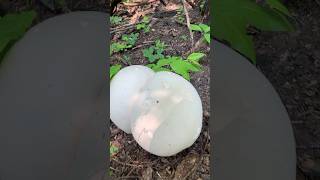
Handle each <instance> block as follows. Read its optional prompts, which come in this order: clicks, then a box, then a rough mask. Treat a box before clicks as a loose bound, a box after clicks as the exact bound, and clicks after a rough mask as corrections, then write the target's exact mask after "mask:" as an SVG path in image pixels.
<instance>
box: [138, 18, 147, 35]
mask: <svg viewBox="0 0 320 180" xmlns="http://www.w3.org/2000/svg"><path fill="white" fill-rule="evenodd" d="M149 23H150V18H149V17H148V16H144V17H143V19H142V22H140V23H138V24H137V25H136V28H137V30H141V29H143V31H144V32H145V33H147V32H149V31H150V25H149Z"/></svg>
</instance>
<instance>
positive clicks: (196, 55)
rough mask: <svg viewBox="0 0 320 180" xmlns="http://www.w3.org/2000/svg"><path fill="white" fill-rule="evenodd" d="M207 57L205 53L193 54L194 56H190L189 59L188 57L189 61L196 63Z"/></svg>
mask: <svg viewBox="0 0 320 180" xmlns="http://www.w3.org/2000/svg"><path fill="white" fill-rule="evenodd" d="M204 56H205V54H203V53H192V54H190V55H189V56H188V57H187V60H188V61H191V62H192V61H196V62H199V60H200V59H201V58H203V57H204Z"/></svg>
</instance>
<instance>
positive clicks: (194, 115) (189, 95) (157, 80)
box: [131, 72, 202, 156]
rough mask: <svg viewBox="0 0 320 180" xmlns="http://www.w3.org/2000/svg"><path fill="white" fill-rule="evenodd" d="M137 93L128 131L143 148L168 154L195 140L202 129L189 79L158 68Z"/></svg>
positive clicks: (156, 152) (199, 105) (198, 98)
mask: <svg viewBox="0 0 320 180" xmlns="http://www.w3.org/2000/svg"><path fill="white" fill-rule="evenodd" d="M138 97H139V99H137V100H136V102H135V106H134V109H133V110H132V117H131V128H132V129H131V131H132V134H133V137H134V139H135V140H136V141H137V142H138V144H139V145H140V146H141V147H142V148H143V149H145V150H147V151H148V152H150V153H152V154H155V155H157V156H172V155H175V154H177V153H178V152H180V151H182V150H184V149H186V148H188V147H190V146H191V145H192V144H193V143H194V142H195V141H196V139H197V138H198V136H199V135H200V132H201V129H202V103H201V99H200V97H199V94H198V93H197V91H196V89H195V88H194V87H193V86H192V84H191V83H190V82H189V81H187V80H185V79H184V78H183V77H181V76H179V75H177V74H174V73H171V72H158V73H156V74H155V75H154V76H153V77H152V79H150V80H149V82H148V83H147V84H146V85H145V86H144V87H143V89H141V91H140V92H139V95H138Z"/></svg>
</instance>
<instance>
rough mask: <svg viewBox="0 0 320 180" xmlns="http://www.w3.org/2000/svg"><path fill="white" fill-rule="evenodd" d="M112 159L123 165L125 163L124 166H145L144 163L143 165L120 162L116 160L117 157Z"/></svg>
mask: <svg viewBox="0 0 320 180" xmlns="http://www.w3.org/2000/svg"><path fill="white" fill-rule="evenodd" d="M111 160H112V161H114V162H116V163H118V164H121V165H124V166H131V167H143V165H141V164H139V165H138V164H137V165H136V164H129V163H123V162H120V161H118V160H116V159H114V158H113V159H111Z"/></svg>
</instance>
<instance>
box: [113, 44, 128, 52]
mask: <svg viewBox="0 0 320 180" xmlns="http://www.w3.org/2000/svg"><path fill="white" fill-rule="evenodd" d="M126 48H127V44H126V43H118V42H115V43H112V44H111V47H110V54H112V53H117V52H120V51H123V50H125V49H126Z"/></svg>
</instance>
